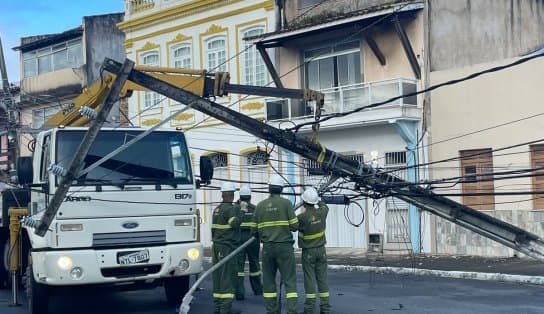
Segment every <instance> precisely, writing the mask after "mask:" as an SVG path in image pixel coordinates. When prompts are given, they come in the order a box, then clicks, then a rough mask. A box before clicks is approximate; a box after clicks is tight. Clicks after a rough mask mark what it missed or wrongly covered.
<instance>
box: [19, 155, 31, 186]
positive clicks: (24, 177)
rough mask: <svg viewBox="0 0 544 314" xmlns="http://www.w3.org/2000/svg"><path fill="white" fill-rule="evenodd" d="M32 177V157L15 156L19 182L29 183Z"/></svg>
mask: <svg viewBox="0 0 544 314" xmlns="http://www.w3.org/2000/svg"><path fill="white" fill-rule="evenodd" d="M33 177H34V171H33V169H32V157H19V158H17V179H18V180H19V184H31V183H32V181H33V179H34V178H33Z"/></svg>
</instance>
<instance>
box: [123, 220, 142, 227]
mask: <svg viewBox="0 0 544 314" xmlns="http://www.w3.org/2000/svg"><path fill="white" fill-rule="evenodd" d="M122 226H123V228H125V229H134V228H136V227H138V226H139V224H138V223H137V222H133V221H131V222H125V223H124V224H123V225H122Z"/></svg>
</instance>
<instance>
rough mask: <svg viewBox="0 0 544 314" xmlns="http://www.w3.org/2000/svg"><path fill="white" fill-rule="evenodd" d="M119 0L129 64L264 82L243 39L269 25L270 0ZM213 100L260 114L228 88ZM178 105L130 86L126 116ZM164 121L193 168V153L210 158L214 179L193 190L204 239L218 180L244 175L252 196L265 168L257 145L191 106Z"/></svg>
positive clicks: (157, 117) (260, 194)
mask: <svg viewBox="0 0 544 314" xmlns="http://www.w3.org/2000/svg"><path fill="white" fill-rule="evenodd" d="M125 4H126V6H125V18H124V21H123V22H121V23H119V24H118V27H119V29H120V30H122V31H123V32H124V33H125V35H126V41H125V48H126V55H127V57H128V58H130V59H132V60H134V61H135V62H136V64H139V65H149V66H161V67H170V68H186V69H205V70H207V71H209V72H229V73H230V82H232V83H237V84H244V85H256V86H264V85H266V84H268V83H269V82H270V77H269V75H268V73H267V72H266V68H265V65H264V63H263V61H262V59H261V58H260V56H259V54H258V53H257V51H256V49H255V47H254V46H253V45H251V44H250V43H248V42H246V41H245V40H244V38H246V37H251V36H255V35H259V34H263V33H267V32H270V31H273V30H274V27H275V11H274V1H272V0H266V1H263V0H245V1H239V0H221V1H220V0H209V1H187V0H143V1H142V0H126V1H125ZM216 101H217V102H218V103H220V104H222V105H224V106H229V107H230V108H232V109H235V110H238V111H240V112H242V113H244V114H246V115H249V116H251V117H254V118H256V119H261V120H262V119H264V118H265V102H264V99H263V98H262V97H255V96H252V95H236V94H232V95H229V96H227V97H222V98H217V99H216ZM183 108H184V105H183V104H179V103H177V102H175V101H173V100H170V99H166V98H164V97H163V96H160V95H158V94H156V93H152V92H136V93H134V95H133V96H132V97H131V98H130V99H129V116H130V119H131V121H132V122H133V123H134V124H135V125H140V126H144V127H146V126H147V127H150V126H153V125H155V124H157V123H159V122H160V121H161V120H163V119H165V118H167V117H169V116H170V115H173V114H176V113H177V112H178V111H179V110H181V109H183ZM165 127H170V128H178V129H180V130H183V131H184V133H185V135H186V137H187V139H188V143H189V145H190V150H191V152H192V159H193V165H194V167H195V168H198V160H199V157H200V156H201V155H208V156H210V157H211V158H212V160H213V163H214V166H215V172H214V178H215V180H213V182H212V183H211V185H210V186H208V187H203V188H202V189H201V190H200V191H199V195H198V197H197V201H198V204H195V205H196V206H197V208H198V209H199V210H200V213H201V220H202V225H201V240H202V241H203V243H204V245H207V246H209V245H210V244H211V232H210V230H211V218H212V216H211V213H212V210H213V209H214V208H215V206H217V205H218V202H220V193H219V191H218V189H217V188H218V187H219V186H220V185H221V182H223V181H224V180H234V181H243V182H252V187H253V189H254V191H255V193H254V195H253V198H254V201H255V202H257V201H259V200H260V199H263V198H264V197H265V193H264V189H263V187H264V185H263V183H266V182H267V181H268V175H269V172H270V167H269V166H268V154H267V152H266V148H265V145H264V143H262V142H260V141H259V140H258V139H256V138H255V137H254V136H251V135H249V134H247V133H245V132H242V131H240V130H238V129H236V128H233V127H231V126H229V125H226V124H224V123H221V122H220V121H217V120H215V119H211V118H209V117H207V116H205V115H203V114H202V113H200V112H198V111H195V110H192V109H189V110H187V111H184V112H181V113H179V114H176V116H175V117H174V118H173V119H172V120H171V121H170V122H169V123H168V124H167V125H165ZM240 184H241V183H240ZM238 185H239V184H238Z"/></svg>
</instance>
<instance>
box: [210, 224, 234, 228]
mask: <svg viewBox="0 0 544 314" xmlns="http://www.w3.org/2000/svg"><path fill="white" fill-rule="evenodd" d="M212 229H230V225H221V224H213V225H212Z"/></svg>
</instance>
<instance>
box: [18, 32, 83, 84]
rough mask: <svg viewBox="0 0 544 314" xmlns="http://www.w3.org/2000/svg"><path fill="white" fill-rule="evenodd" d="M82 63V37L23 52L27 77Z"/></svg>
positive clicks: (24, 73)
mask: <svg viewBox="0 0 544 314" xmlns="http://www.w3.org/2000/svg"><path fill="white" fill-rule="evenodd" d="M82 64H83V53H82V51H81V38H78V39H73V40H70V41H67V42H63V43H60V44H55V45H52V46H49V47H45V48H40V49H37V50H33V51H28V52H24V53H23V75H24V77H25V78H28V77H33V76H36V75H39V74H43V73H47V72H51V71H58V70H62V69H65V68H78V67H80V66H81V65H82Z"/></svg>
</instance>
